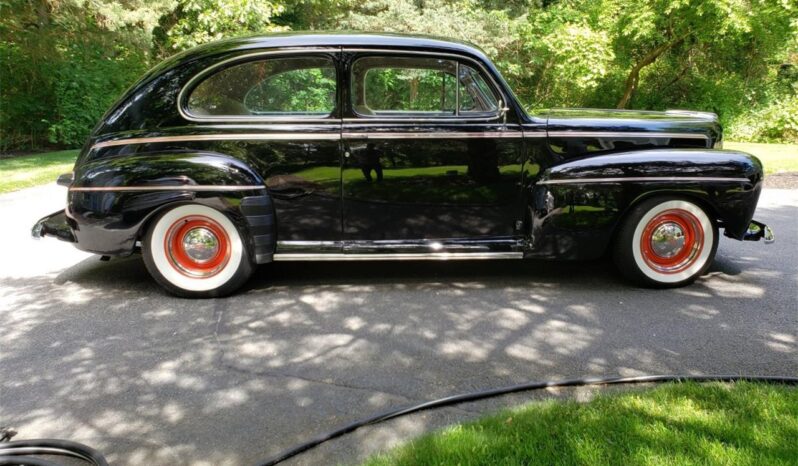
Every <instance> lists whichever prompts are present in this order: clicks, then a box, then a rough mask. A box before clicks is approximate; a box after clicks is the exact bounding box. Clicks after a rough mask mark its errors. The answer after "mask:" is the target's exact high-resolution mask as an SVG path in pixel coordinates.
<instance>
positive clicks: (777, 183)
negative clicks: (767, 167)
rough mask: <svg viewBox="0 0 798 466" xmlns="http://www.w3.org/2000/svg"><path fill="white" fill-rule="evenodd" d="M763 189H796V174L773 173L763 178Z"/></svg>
mask: <svg viewBox="0 0 798 466" xmlns="http://www.w3.org/2000/svg"><path fill="white" fill-rule="evenodd" d="M765 187H766V188H775V189H798V172H784V173H773V174H772V175H766V176H765Z"/></svg>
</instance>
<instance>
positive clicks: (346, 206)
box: [34, 34, 772, 296]
mask: <svg viewBox="0 0 798 466" xmlns="http://www.w3.org/2000/svg"><path fill="white" fill-rule="evenodd" d="M721 145H722V132H721V127H720V125H719V124H718V121H717V118H716V116H715V115H714V114H709V113H700V112H687V111H666V112H643V111H617V110H589V109H562V110H550V111H547V112H541V113H540V114H535V115H530V114H527V113H526V112H525V110H524V109H523V108H522V107H521V106H520V105H519V103H518V101H517V99H516V98H515V97H514V95H513V93H512V91H511V90H510V89H509V88H508V86H507V84H506V83H505V81H504V80H503V79H502V77H501V75H500V73H499V72H498V70H497V69H496V68H495V67H494V65H493V64H492V63H491V61H490V60H489V59H488V58H487V57H486V56H485V55H484V54H483V53H482V52H481V51H480V50H478V49H477V48H475V47H473V46H471V45H468V44H463V43H458V42H451V41H444V40H438V39H432V38H424V37H414V36H394V35H368V34H363V35H358V34H305V35H291V34H287V35H274V36H266V37H254V38H239V39H232V40H227V41H222V42H217V43H213V44H209V45H205V46H201V47H198V48H196V49H193V50H190V51H188V52H185V53H182V54H180V55H177V56H175V57H173V58H171V59H169V60H167V61H165V62H164V63H162V64H161V65H159V66H158V67H156V68H155V69H153V70H152V71H150V72H149V73H148V74H147V75H146V76H144V77H143V78H142V79H141V80H140V81H139V82H138V83H137V84H135V85H134V86H133V87H132V88H131V89H130V90H129V91H128V92H127V93H126V94H125V95H124V96H123V97H122V98H121V99H120V100H119V101H118V103H116V104H115V105H114V106H113V108H111V109H110V110H109V111H108V112H107V114H106V115H105V116H104V117H103V118H102V120H101V121H100V123H99V124H98V125H97V127H96V128H95V129H94V131H93V132H92V135H91V137H90V139H89V141H88V142H87V143H86V145H85V146H84V148H83V150H82V151H81V153H80V155H79V157H78V160H77V162H76V164H75V169H74V173H73V174H71V175H66V176H63V177H62V178H61V179H60V182H61V183H62V184H64V185H67V186H68V187H69V194H68V202H67V207H66V209H65V210H64V211H61V212H57V213H55V214H53V215H51V216H49V217H46V218H44V219H42V220H41V221H40V222H39V223H38V224H37V225H36V226H35V227H34V235H35V236H44V235H50V236H56V237H58V238H60V239H63V240H66V241H71V242H74V243H75V244H76V245H77V247H78V248H80V249H83V250H86V251H90V252H93V253H97V254H101V255H107V256H124V255H129V254H133V253H134V252H137V251H138V250H139V248H141V249H142V250H143V251H142V252H144V255H145V262H147V265H148V268H149V269H150V271H151V272H153V275H154V276H155V278H156V279H157V280H158V281H159V282H160V283H161V284H163V285H164V286H165V287H166V288H167V289H169V290H170V291H173V292H175V293H178V294H183V295H189V296H213V295H220V294H224V293H229V292H231V291H232V290H233V289H235V288H236V287H237V286H238V285H240V283H241V282H243V280H245V279H246V276H248V275H249V273H250V272H251V269H252V268H253V266H254V265H255V264H263V263H268V262H271V261H278V260H350V259H354V260H358V259H398V258H401V259H458V258H463V259H500V258H505V259H510V258H545V259H592V258H596V257H599V256H601V255H602V254H604V253H605V252H607V251H608V250H611V249H612V248H613V247H614V245H616V244H618V243H619V242H620V243H629V241H630V239H629V238H631V241H636V242H637V243H640V244H641V245H642V247H643V249H644V250H645V249H646V248H648V247H649V246H652V247H656V248H659V249H657V251H660V252H657V251H654V255H651V256H650V257H651V258H653V259H654V260H655V261H656V260H659V259H663V261H665V259H668V260H670V259H669V257H671V258H672V257H673V256H674V255H681V254H682V252H685V251H686V249H684V248H687V249H690V248H693V249H694V250H693V252H692V253H690V254H693V256H695V254H698V253H697V252H696V251H697V250H698V249H702V250H704V249H706V250H707V251H704V252H705V254H704V255H705V256H707V257H704V258H703V259H702V260H704V261H705V262H706V263H703V262H702V263H700V264H698V266H697V267H695V265H696V264H692V265H691V267H692V268H691V269H690V270H689V272H690V273H689V274H687V275H685V274H684V273H682V272H684V270H682V271H680V272H679V273H675V272H673V271H672V270H671V269H662V270H664V272H663V274H674V273H675V275H674V276H677V278H678V279H677V278H674V279H673V280H671V279H669V278H668V277H666V276H665V275H663V277H665V278H666V279H664V280H658V279H657V278H656V277H651V276H648V277H646V276H645V274H641V273H639V272H640V271H639V270H638V271H634V270H632V271H630V272H629V275H630V277H631V278H637V279H639V281H642V282H644V283H647V284H653V285H664V286H672V285H678V284H683V283H687V282H689V281H690V280H692V279H694V278H695V276H697V275H698V274H700V273H701V272H703V270H705V269H706V267H708V265H709V262H711V259H712V257H711V256H713V255H714V249H715V248H716V247H717V235H714V236H712V238H711V241H710V240H709V239H707V238H705V237H702V238H698V239H699V240H701V244H700V245H699V246H700V248H699V246H696V245H695V243H691V242H690V240H691V239H690V238H689V235H688V233H690V232H691V231H692V232H693V233H694V234H695V235H696V236H698V235H699V234H705V233H708V231H707V229H714V230H715V231H717V229H718V228H722V229H723V230H724V233H725V235H726V236H728V237H731V238H734V239H738V240H741V239H759V238H760V237H763V236H767V238H766V239H770V238H771V237H772V234H771V233H770V231H769V229H767V228H766V227H765V226H764V225H761V224H752V216H753V214H754V210H755V207H756V203H757V199H758V197H759V194H760V190H761V187H762V181H763V171H762V166H761V164H760V162H759V161H758V160H757V159H756V158H755V157H753V156H750V155H748V154H744V153H741V152H735V151H725V150H722V149H720V147H721ZM668 200H676V201H680V202H688V203H689V204H690V205H692V206H697V207H698V208H699V209H700V211H701V212H704V213H706V217H707V218H708V219H709V222H708V223H707V222H706V221H704V217H703V216H702V215H701V213H700V212H699V213H697V214H696V215H697V217H696V216H693V215H692V214H689V215H685V216H683V217H684V218H683V219H682V220H681V221H682V223H679V222H680V221H678V219H677V220H674V221H672V222H671V223H668V217H667V215H670V214H674V213H675V214H679V212H678V211H672V210H673V209H677V210H678V209H680V208H681V207H679V205H676V204H673V205H672V206H671V207H668V209H670V210H668V209H665V210H667V212H665V210H663V212H665V213H664V214H662V215H665V217H662V219H660V220H657V221H659V222H660V223H662V224H661V225H660V224H658V225H659V226H657V225H653V226H651V228H652V229H654V230H656V231H654V230H652V231H651V233H650V234H651V235H652V236H651V238H649V239H645V240H639V239H637V237H635V236H634V235H635V232H634V231H632V230H634V228H632V227H634V225H633V224H632V225H631V226H628V228H627V229H628V230H630V231H631V232H627V236H629V235H631V236H629V238H621V236H623V232H622V229H623V227H624V225H626V224H629V223H630V222H631V223H634V222H639V221H640V218H641V217H642V216H643V213H641V212H637V211H636V210H635V209H638V210H639V209H640V208H641V206H644V207H650V206H649V204H652V203H656V202H655V201H661V202H664V201H668ZM192 205H196V206H204V207H205V208H210V209H213V210H214V211H216V212H220V213H221V214H223V216H224V217H226V218H227V219H229V221H230V222H231V223H232V225H233V227H234V229H235V231H232V230H229V231H228V230H227V226H226V225H227V223H226V222H224V220H223V219H217V220H218V221H217V220H213V219H210V220H208V221H209V222H211V223H214V224H215V226H214V227H213V228H211V227H208V226H207V225H206V226H203V224H202V221H203V220H202V218H201V217H202V215H203V214H202V213H201V212H200V213H192V212H193V211H191V210H190V209H188V210H185V209H184V210H185V212H187V214H186V215H188V216H189V217H190V218H191V221H195V222H198V223H195V224H191V228H193V229H191V228H189V227H186V228H188V229H185V228H184V229H182V230H181V229H179V228H178V227H179V225H178V226H175V225H177V224H175V225H171V226H170V225H165V226H164V227H163V228H162V230H163V231H162V232H161V233H157V232H156V233H152V230H153V229H156V230H157V228H155V226H156V224H157V223H158V222H159V221H161V219H162V218H163V217H164V216H165V215H166V213H167V212H169V211H170V210H172V209H175V207H177V206H192ZM685 205H686V204H685ZM674 206H675V207H674ZM687 210H690V209H687ZM203 212H209V211H203ZM696 212H698V211H696ZM666 214H667V215H666ZM195 215H197V216H198V217H196V218H195V217H194V216H195ZM677 216H678V215H677ZM691 216H692V217H691ZM639 217H640V218H639ZM657 218H659V217H657ZM630 219H632V220H630ZM685 219H686V220H685ZM173 220H174V219H173ZM178 220H179V221H181V222H185V221H187V220H185V219H184V218H181V219H178ZM178 220H174V221H178ZM206 220H207V219H206ZM699 220H701V221H699ZM219 222H221V223H219ZM663 222H664V223H663ZM684 222H686V223H684ZM691 222H692V223H691ZM701 222H704V223H703V224H702V223H701ZM222 224H224V225H222ZM691 225H692V226H691ZM206 227H207V228H206ZM170 228H172V229H170ZM176 228H177V230H175V229H176ZM646 231H647V230H646ZM189 233H191V234H190V235H189ZM177 234H180V235H183V236H181V237H179V238H178V237H176V236H175V235H177ZM153 235H154V237H153ZM159 235H161V236H159ZM164 235H166V236H164ZM169 235H171V236H169ZM186 235H188V236H186ZM219 235H221V236H219ZM226 235H227V236H226ZM229 235H232V236H229ZM663 235H664V236H663ZM638 236H639V235H638ZM655 236H656V238H655ZM224 237H227V240H225V239H224ZM693 239H695V238H693ZM239 240H240V248H239V249H240V250H236V248H235V247H233V246H231V244H232V243H229V244H227V245H225V244H224V241H233V242H235V241H239ZM646 241H648V243H646ZM668 241H670V242H668ZM160 243H164V244H165V246H164V247H163V248H161V246H160ZM685 244H686V245H687V246H685ZM149 245H153V246H152V247H155V248H161V249H163V251H162V253H163V254H165V257H166V262H164V261H161V263H160V264H159V263H158V261H157V260H154V259H153V257H151V255H150V256H149V259H148V247H149ZM173 247H174V248H173ZM225 247H226V248H227V249H224V248H225ZM203 248H204V249H203ZM618 248H620V249H623V244H621V245H620V246H618ZM223 249H224V250H223ZM627 249H628V248H627ZM683 249H684V251H683ZM662 251H664V252H662ZM699 252H700V251H699ZM231 254H232V255H234V256H235V255H240V256H241V257H240V258H239V259H236V260H235V261H234V262H236V264H237V267H239V268H243V269H245V270H239V271H234V272H231V273H230V274H229V275H230V277H228V279H227V280H226V281H223V282H219V283H215V284H214V285H210V287H209V285H204V284H203V283H208V281H207V277H206V276H204V275H208V274H215V273H217V272H218V270H216V269H213V268H212V267H210V266H209V267H210V268H209V267H205V266H201V264H203V263H205V262H203V261H208V260H211V259H208V258H209V257H211V256H213V259H212V260H211V262H214V261H216V260H217V259H218V260H219V261H221V262H220V263H224V264H227V262H224V261H225V260H228V261H229V258H230V257H231ZM657 254H660V255H659V256H658V255H657ZM685 254H687V253H686V252H685ZM688 255H689V254H688ZM217 256H218V257H217ZM222 256H226V257H227V259H225V257H222ZM637 256H640V254H637ZM637 256H634V254H632V255H631V256H630V252H629V250H626V252H625V253H624V252H623V251H621V252H617V251H616V260H617V261H618V262H619V265H621V267H622V269H623V268H625V265H623V264H624V260H626V261H627V262H628V261H633V259H634V257H637ZM693 256H691V257H692V258H691V259H690V260H694V259H695V257H697V256H695V257H693ZM624 257H625V259H624ZM644 258H645V257H644ZM658 258H659V259H658ZM156 259H157V258H156ZM638 259H640V257H638ZM181 261H182V262H181ZM638 262H639V260H638ZM665 262H667V261H665ZM665 262H663V263H665ZM166 263H169V264H171V266H172V268H175V269H176V270H177V272H178V273H179V274H182V275H185V276H186V277H188V279H190V280H189V282H190V283H195V282H196V283H199V284H200V285H197V286H196V287H194V285H189V286H184V285H185V284H184V283H183V282H181V281H180V280H183V279H180V280H177V281H179V282H180V283H175V281H174V280H170V279H169V277H166V276H164V270H163V267H165V265H164V264H166ZM214 263H215V262H214ZM626 265H629V264H626ZM666 265H667V264H666ZM673 265H674V264H670V265H668V267H671V266H673ZM677 265H678V264H677ZM184 266H186V267H184ZM195 266H196V270H195ZM216 266H218V267H223V266H222V265H219V264H216ZM224 267H226V265H224ZM629 267H631V268H635V267H634V265H629ZM674 270H675V269H674ZM169 273H172V272H169ZM176 276H177V275H176ZM178 278H179V277H178ZM192 280H193V281H192ZM217 285H218V286H217Z"/></svg>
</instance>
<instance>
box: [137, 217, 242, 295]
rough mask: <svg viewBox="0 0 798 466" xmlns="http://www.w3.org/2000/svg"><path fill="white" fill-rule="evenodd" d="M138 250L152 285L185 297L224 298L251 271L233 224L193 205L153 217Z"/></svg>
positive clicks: (239, 284)
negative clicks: (155, 284) (154, 282)
mask: <svg viewBox="0 0 798 466" xmlns="http://www.w3.org/2000/svg"><path fill="white" fill-rule="evenodd" d="M142 252H143V256H144V264H145V265H146V266H147V270H148V271H149V272H150V275H152V277H153V278H154V279H155V281H156V282H158V284H159V285H161V286H162V287H163V288H165V289H166V290H167V291H169V292H170V293H172V294H175V295H177V296H182V297H188V298H209V297H217V296H224V295H227V294H230V293H232V292H233V291H235V290H236V289H238V288H239V287H240V286H241V285H242V284H243V283H244V282H245V281H246V280H247V279H248V278H249V276H250V275H251V274H252V271H253V270H254V268H255V266H254V264H253V263H252V260H251V258H250V256H249V253H248V252H247V248H246V247H245V245H244V241H243V240H242V235H241V233H240V232H239V231H238V228H236V226H235V224H233V222H232V221H231V220H230V219H229V218H228V217H227V216H226V215H225V214H223V213H222V212H219V211H218V210H216V209H213V208H210V207H207V206H204V205H199V204H186V205H181V206H178V207H175V208H173V209H170V210H168V211H167V212H165V213H164V214H162V215H161V216H160V217H158V218H157V219H156V220H155V221H154V222H153V223H152V225H151V226H150V228H149V230H148V231H147V233H146V235H145V236H144V240H143V241H142Z"/></svg>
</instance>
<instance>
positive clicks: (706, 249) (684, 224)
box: [613, 198, 718, 288]
mask: <svg viewBox="0 0 798 466" xmlns="http://www.w3.org/2000/svg"><path fill="white" fill-rule="evenodd" d="M717 248H718V228H717V225H716V224H715V222H714V221H713V219H712V218H711V217H710V216H709V215H708V214H707V212H706V211H705V210H704V209H702V208H701V207H700V206H699V205H698V204H696V203H694V202H691V201H689V200H686V199H673V198H670V199H669V198H654V199H649V200H647V201H644V202H642V203H640V204H639V205H638V206H636V207H635V208H633V209H632V211H631V212H630V213H629V214H628V215H627V217H626V219H625V220H624V222H623V224H622V226H621V228H620V230H619V232H618V234H617V236H616V241H615V246H614V251H613V256H614V259H615V263H616V264H617V266H618V268H619V270H620V271H621V273H623V274H624V275H625V276H626V277H628V278H630V279H631V280H633V281H635V282H637V283H639V284H642V285H647V286H655V287H663V288H664V287H676V286H682V285H686V284H688V283H691V282H693V281H694V280H695V279H696V278H698V277H699V276H700V275H702V274H703V273H704V272H706V270H707V269H708V268H709V266H710V265H711V264H712V261H713V260H714V258H715V252H716V251H717Z"/></svg>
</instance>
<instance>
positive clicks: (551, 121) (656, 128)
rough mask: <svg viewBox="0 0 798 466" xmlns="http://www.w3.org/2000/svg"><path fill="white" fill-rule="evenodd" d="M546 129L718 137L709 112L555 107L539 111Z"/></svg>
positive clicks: (712, 114)
mask: <svg viewBox="0 0 798 466" xmlns="http://www.w3.org/2000/svg"><path fill="white" fill-rule="evenodd" d="M543 113H544V115H545V117H546V120H547V130H548V131H550V132H552V131H584V132H607V131H613V132H630V133H648V132H652V133H702V134H706V135H707V136H709V137H710V139H712V140H713V141H717V140H719V139H720V137H721V127H720V124H719V123H718V116H717V115H716V114H714V113H709V112H693V111H687V110H667V111H664V112H652V111H641V110H609V109H580V108H558V109H550V110H546V111H544V112H543Z"/></svg>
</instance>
